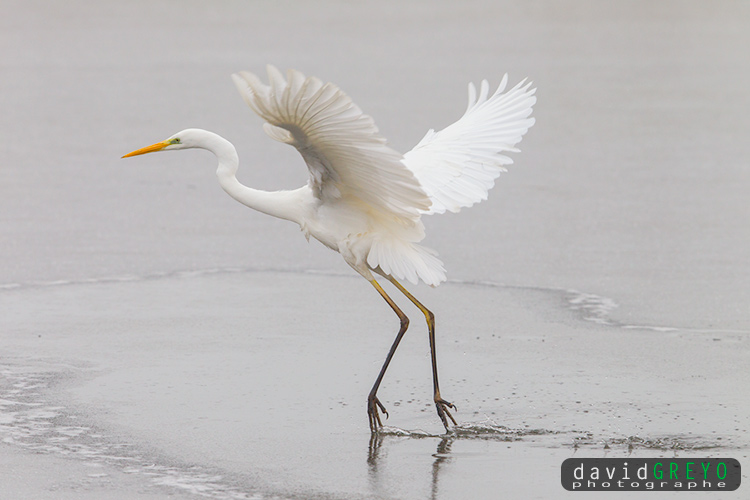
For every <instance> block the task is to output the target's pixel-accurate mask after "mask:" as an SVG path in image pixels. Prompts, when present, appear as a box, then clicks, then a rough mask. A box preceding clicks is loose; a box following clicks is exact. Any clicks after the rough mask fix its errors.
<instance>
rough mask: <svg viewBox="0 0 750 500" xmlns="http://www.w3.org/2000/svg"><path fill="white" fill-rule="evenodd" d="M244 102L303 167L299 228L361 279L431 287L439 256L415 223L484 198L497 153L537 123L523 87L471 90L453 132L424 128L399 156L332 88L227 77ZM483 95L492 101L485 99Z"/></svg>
mask: <svg viewBox="0 0 750 500" xmlns="http://www.w3.org/2000/svg"><path fill="white" fill-rule="evenodd" d="M233 79H234V82H235V84H236V85H237V88H238V89H239V91H240V93H241V94H242V97H243V98H244V100H245V102H247V104H248V105H249V106H250V107H251V108H252V109H253V111H255V112H256V113H257V114H258V115H259V116H260V117H261V118H263V119H264V120H265V121H266V123H265V124H264V127H263V128H264V130H265V131H266V133H267V134H268V135H269V136H271V137H272V138H273V139H276V140H278V141H281V142H284V143H287V144H290V145H292V146H294V147H295V148H297V150H298V151H299V152H300V154H301V155H302V157H303V159H304V160H305V163H306V164H307V166H308V169H309V172H310V177H309V181H308V187H309V190H310V192H311V193H312V197H313V198H314V200H315V201H314V203H313V207H312V209H311V211H310V213H309V214H308V215H307V216H306V220H305V221H304V222H303V223H301V225H302V226H303V230H305V231H306V232H307V233H308V234H310V235H312V236H313V237H315V238H316V239H318V240H320V241H321V242H323V243H324V244H325V245H327V246H329V247H330V248H333V249H335V250H337V251H339V252H341V254H342V256H343V257H344V258H345V259H346V261H347V262H348V263H349V264H350V265H351V266H352V267H354V268H355V269H356V270H357V271H359V272H360V273H362V274H363V275H364V276H365V277H367V276H368V275H369V271H370V270H374V271H377V272H381V273H384V274H389V275H392V276H394V277H395V278H400V279H407V280H409V281H411V282H414V283H416V282H417V280H419V279H421V280H422V281H423V282H425V283H427V284H429V285H433V286H435V285H438V284H439V283H440V282H442V281H444V280H445V269H444V268H443V264H442V262H441V261H440V260H439V259H438V258H437V253H436V252H434V251H433V250H431V249H428V248H425V247H422V246H420V245H418V242H420V241H421V240H422V239H423V238H424V226H423V224H422V221H421V220H420V218H421V216H422V215H425V214H433V213H442V212H445V211H446V210H449V211H452V212H457V211H458V210H459V209H460V208H461V207H467V206H471V205H473V204H474V203H476V202H478V201H481V200H483V199H485V198H486V197H487V191H488V190H489V189H490V188H491V187H492V185H493V183H494V180H495V178H496V177H497V176H498V175H499V174H500V172H501V171H502V169H503V165H506V164H509V163H511V160H510V159H509V158H508V157H507V156H505V155H503V154H502V153H504V152H506V151H517V150H516V149H515V148H514V145H515V144H516V143H518V142H519V141H520V140H521V137H522V136H523V134H525V133H526V131H527V130H528V129H529V127H531V125H532V124H533V123H534V120H533V118H529V115H530V114H531V109H532V106H533V104H534V102H535V98H534V97H533V93H534V90H533V89H532V90H529V87H530V84H529V83H526V84H524V82H521V83H519V84H518V85H516V86H515V87H514V88H513V89H511V90H510V91H508V92H507V93H505V94H503V93H502V91H503V90H504V89H505V85H506V83H507V75H506V76H505V77H504V78H503V81H502V83H501V84H500V87H498V90H497V91H496V92H495V93H494V94H493V95H492V96H489V86H488V83H487V82H486V81H483V82H482V85H481V87H480V91H479V96H477V94H476V88H475V87H474V85H473V84H470V85H469V106H468V108H467V110H466V113H464V115H463V116H462V117H461V119H459V120H458V121H457V122H455V123H454V124H452V125H450V126H448V127H446V128H445V129H443V130H442V131H440V132H434V131H433V130H430V131H428V132H427V135H426V136H425V137H424V138H423V139H422V141H420V143H419V144H417V146H416V147H415V148H414V149H413V150H412V151H410V152H408V153H407V154H406V155H403V156H402V155H401V154H399V153H398V152H396V151H394V150H393V149H391V148H389V147H388V146H387V145H386V141H385V139H384V138H383V137H381V136H380V135H379V133H378V129H377V127H376V126H375V122H374V121H373V120H372V118H370V117H369V116H368V115H365V114H364V113H363V112H362V111H361V110H360V108H359V107H358V106H357V105H356V104H354V102H352V100H351V99H350V98H349V96H347V95H346V94H345V93H344V92H342V91H341V90H340V89H339V88H338V87H337V86H335V85H333V84H332V83H326V84H324V83H323V82H321V81H320V80H318V79H317V78H314V77H311V78H307V77H305V76H304V75H303V74H302V73H300V72H298V71H295V70H289V71H288V72H287V78H286V79H285V78H284V77H283V75H282V74H281V73H280V72H279V71H278V70H277V69H276V68H275V67H273V66H269V67H268V79H269V83H268V85H266V84H264V83H263V82H261V81H260V79H258V77H256V76H255V75H253V74H252V73H249V72H241V73H239V74H236V75H233ZM488 96H489V97H488Z"/></svg>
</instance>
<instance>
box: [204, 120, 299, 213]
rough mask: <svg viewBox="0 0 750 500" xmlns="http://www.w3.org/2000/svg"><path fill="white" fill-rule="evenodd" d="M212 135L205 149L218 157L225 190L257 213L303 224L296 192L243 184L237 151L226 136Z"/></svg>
mask: <svg viewBox="0 0 750 500" xmlns="http://www.w3.org/2000/svg"><path fill="white" fill-rule="evenodd" d="M209 134H210V135H211V137H210V139H209V141H207V144H206V149H208V150H209V151H211V152H212V153H213V154H215V155H216V158H217V159H218V160H219V165H218V167H217V168H216V176H217V177H218V178H219V184H220V185H221V187H222V189H223V190H224V191H226V192H227V194H228V195H229V196H231V197H232V198H234V199H235V200H237V201H239V202H240V203H242V204H243V205H246V206H248V207H250V208H252V209H253V210H257V211H258V212H262V213H264V214H267V215H271V216H273V217H278V218H279V219H286V220H290V221H292V222H296V223H298V224H300V223H301V207H300V206H299V200H298V196H296V193H297V191H262V190H260V189H253V188H250V187H247V186H245V185H243V184H241V183H240V181H238V180H237V177H236V174H237V168H238V167H239V163H240V160H239V157H238V156H237V150H236V149H235V148H234V146H233V145H232V143H231V142H229V141H227V140H226V139H224V138H223V137H221V136H219V135H216V134H213V133H210V132H209Z"/></svg>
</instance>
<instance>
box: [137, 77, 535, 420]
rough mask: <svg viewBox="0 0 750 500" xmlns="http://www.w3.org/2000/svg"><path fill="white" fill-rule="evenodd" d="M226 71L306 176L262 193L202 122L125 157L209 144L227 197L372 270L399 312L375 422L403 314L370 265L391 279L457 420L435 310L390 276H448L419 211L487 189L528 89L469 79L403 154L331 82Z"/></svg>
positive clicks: (523, 122)
mask: <svg viewBox="0 0 750 500" xmlns="http://www.w3.org/2000/svg"><path fill="white" fill-rule="evenodd" d="M232 78H233V80H234V82H235V84H236V85H237V88H238V89H239V91H240V93H241V94H242V97H243V98H244V100H245V102H246V103H247V104H248V105H249V106H250V107H251V108H252V109H253V111H255V112H256V113H257V114H258V115H259V116H260V117H261V118H262V119H263V120H265V122H266V123H265V124H264V125H263V128H264V130H265V131H266V133H268V135H269V136H271V137H272V138H273V139H275V140H277V141H281V142H284V143H286V144H290V145H292V146H294V147H295V148H297V150H298V151H299V152H300V154H301V155H302V158H303V159H304V160H305V163H307V167H308V169H309V171H310V178H309V181H308V184H307V185H306V186H302V187H301V188H298V189H295V190H288V191H275V192H268V191H261V190H257V189H253V188H250V187H247V186H244V185H242V184H240V183H239V181H238V180H237V177H236V173H237V168H238V166H239V158H238V157H237V151H236V150H235V148H234V146H232V144H231V143H230V142H229V141H227V140H226V139H224V138H222V137H220V136H218V135H216V134H214V133H212V132H208V131H205V130H200V129H186V130H183V131H181V132H179V133H177V134H175V135H173V136H172V137H170V138H169V139H167V140H165V141H162V142H159V143H156V144H154V145H152V146H148V147H145V148H142V149H139V150H137V151H134V152H132V153H130V154H128V155H125V156H135V155H139V154H144V153H150V152H154V151H169V150H173V149H186V148H203V149H207V150H209V151H211V152H213V153H214V154H215V155H216V157H217V158H218V160H219V165H218V167H217V170H216V173H217V176H218V178H219V183H220V184H221V187H222V188H223V189H224V190H225V191H226V192H227V193H228V194H229V195H230V196H232V197H233V198H235V199H236V200H237V201H239V202H240V203H243V204H244V205H247V206H248V207H250V208H253V209H255V210H258V211H260V212H263V213H266V214H269V215H272V216H274V217H279V218H282V219H287V220H290V221H293V222H296V223H297V224H299V226H300V228H302V230H303V231H304V233H305V235H306V236H307V237H308V238H309V237H310V236H312V237H314V238H315V239H317V240H319V241H320V242H321V243H323V244H324V245H326V246H327V247H329V248H331V249H333V250H335V251H337V252H339V253H340V254H341V255H342V256H343V258H344V260H345V261H346V262H347V263H348V264H349V265H350V266H352V267H353V268H354V269H355V270H356V271H357V272H359V273H360V274H361V275H362V276H363V277H365V278H366V279H367V280H368V281H370V283H371V284H372V285H373V286H374V287H375V288H376V289H377V291H378V293H380V295H381V296H382V297H383V298H384V299H385V300H386V301H387V302H388V304H389V305H390V306H391V308H392V309H393V310H394V311H395V312H396V314H397V315H398V316H399V318H400V320H401V328H400V329H399V332H398V334H397V336H396V340H395V341H394V343H393V345H392V347H391V350H390V351H389V353H388V357H387V358H386V360H385V363H384V364H383V367H382V368H381V371H380V373H379V375H378V378H377V380H376V382H375V384H374V386H373V388H372V390H371V391H370V394H369V396H368V399H367V412H368V416H369V419H370V428H371V430H372V431H373V432H375V431H377V430H378V428H380V427H381V426H382V423H381V419H380V412H383V413H385V414H386V415H387V412H386V411H385V407H384V406H383V405H382V403H381V402H380V401H379V400H378V398H377V390H378V388H379V386H380V382H381V381H382V379H383V376H384V375H385V371H386V369H387V368H388V364H389V363H390V360H391V358H392V356H393V353H394V352H395V350H396V348H397V347H398V344H399V342H400V340H401V338H402V337H403V335H404V333H405V332H406V329H407V327H408V324H409V320H408V318H407V317H406V315H405V314H404V313H403V312H402V311H401V309H400V308H399V307H398V306H397V305H396V303H395V302H393V300H392V299H391V298H390V297H389V296H388V294H387V293H386V292H385V291H384V290H383V288H382V287H381V286H380V284H379V283H378V282H377V281H376V280H375V278H374V276H373V272H374V273H376V274H378V275H380V276H383V277H384V278H386V279H387V280H388V281H390V282H391V283H393V285H394V286H396V287H397V288H398V289H399V290H400V291H401V292H402V293H403V294H404V295H406V297H408V298H409V300H411V301H412V302H413V303H414V304H415V305H416V306H417V307H418V308H419V309H420V311H422V313H424V315H425V318H426V319H427V325H428V330H429V338H430V351H431V355H432V372H433V373H432V375H433V388H434V398H433V400H434V402H435V406H436V408H437V412H438V415H439V416H440V419H441V421H442V423H443V425H444V426H445V428H446V430H448V419H450V420H451V421H452V422H453V423H454V424H455V423H456V422H455V420H454V419H453V416H452V415H451V414H450V411H449V410H448V409H449V408H454V409H455V407H454V406H453V405H452V404H451V403H449V402H448V401H445V400H444V399H442V397H441V396H440V388H439V384H438V373H437V358H436V354H435V322H434V315H433V314H432V312H430V311H429V310H428V309H427V308H426V307H424V306H423V305H422V304H421V303H420V302H419V301H418V300H417V299H416V298H415V297H414V296H413V295H411V293H409V292H408V291H407V290H406V289H405V288H403V286H402V285H401V284H400V283H399V282H398V280H400V279H406V280H409V281H410V282H412V283H417V282H418V280H421V281H423V282H424V283H427V284H428V285H431V286H437V285H438V284H440V283H441V282H443V281H445V269H444V267H443V263H442V262H441V261H440V259H438V258H437V253H436V252H435V251H433V250H431V249H429V248H425V247H423V246H421V245H420V244H419V242H420V241H422V240H423V239H424V236H425V233H424V225H423V224H422V220H421V218H422V216H423V215H429V214H436V213H443V212H445V211H450V212H458V211H459V210H460V209H461V208H462V207H469V206H471V205H473V204H475V203H477V202H479V201H481V200H484V199H486V198H487V193H488V191H489V190H490V189H491V188H492V186H493V184H494V182H495V179H496V178H497V177H498V175H500V173H501V172H502V171H503V170H504V166H505V165H508V164H510V163H512V161H511V159H510V158H509V157H507V156H506V155H505V153H507V152H518V150H517V149H516V148H515V145H516V144H517V143H518V142H519V141H520V140H521V138H522V137H523V135H524V134H525V133H526V131H527V130H528V129H529V127H531V126H532V125H533V124H534V119H533V118H530V115H531V112H532V106H533V105H534V103H535V102H536V98H535V97H534V91H535V89H531V88H530V87H531V84H530V83H524V82H521V83H519V84H518V85H516V86H515V87H513V88H512V89H511V90H509V91H507V92H505V93H503V91H504V90H505V87H506V85H507V82H508V76H507V75H505V76H504V77H503V80H502V82H501V83H500V86H499V87H498V89H497V91H495V93H494V94H492V95H491V96H490V95H489V84H488V83H487V81H486V80H484V81H482V84H481V86H480V90H479V95H477V92H476V88H475V87H474V85H473V84H469V105H468V107H467V109H466V112H465V113H464V115H463V116H462V117H461V118H460V119H459V120H458V121H456V122H455V123H453V124H452V125H450V126H448V127H446V128H445V129H443V130H441V131H439V132H435V131H434V130H430V131H428V132H427V135H425V136H424V138H423V139H422V140H421V141H420V142H419V144H417V146H416V147H415V148H414V149H413V150H411V151H409V152H408V153H406V154H405V155H401V154H399V153H398V152H396V151H394V150H393V149H391V148H390V147H388V146H387V145H386V141H385V139H384V138H383V137H381V136H380V135H379V134H378V129H377V127H376V126H375V122H374V121H373V120H372V118H370V117H369V116H367V115H366V114H364V113H363V112H362V111H361V110H360V109H359V107H357V105H356V104H354V103H353V102H352V100H351V99H350V98H349V96H347V95H346V94H344V93H343V92H342V91H341V90H340V89H339V88H338V87H337V86H335V85H333V84H332V83H325V84H324V83H323V82H321V81H320V80H318V79H317V78H314V77H311V78H306V77H305V76H304V75H303V74H302V73H300V72H299V71H294V70H289V72H288V73H287V78H286V79H285V78H284V77H283V76H282V74H281V73H280V72H279V71H278V70H277V69H276V68H274V67H273V66H269V67H268V80H269V84H268V85H266V84H264V83H262V82H261V81H260V79H258V78H257V77H256V76H255V75H253V74H252V73H248V72H241V73H239V74H236V75H232Z"/></svg>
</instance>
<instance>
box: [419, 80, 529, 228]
mask: <svg viewBox="0 0 750 500" xmlns="http://www.w3.org/2000/svg"><path fill="white" fill-rule="evenodd" d="M507 83H508V75H507V74H506V75H505V76H504V77H503V80H502V82H501V83H500V86H499V87H498V88H497V91H495V93H494V94H492V96H491V97H489V98H488V95H489V84H488V83H487V80H483V81H482V85H481V87H480V91H479V96H478V97H477V93H476V87H474V84H473V83H470V84H469V106H468V108H467V109H466V112H465V113H464V115H463V116H462V117H461V118H460V119H459V120H458V121H457V122H455V123H453V124H452V125H449V126H448V127H446V128H444V129H443V130H441V131H440V132H435V131H434V130H429V131H428V132H427V135H425V136H424V138H423V139H422V140H421V141H420V142H419V144H417V145H416V146H415V147H414V149H412V150H411V151H409V152H408V153H406V154H405V155H404V163H405V164H406V166H407V167H409V169H410V170H411V171H412V172H414V175H416V177H417V179H418V180H419V183H420V184H421V185H422V188H423V189H424V190H425V192H426V193H427V195H428V196H429V197H430V199H431V200H432V206H431V207H430V208H429V210H427V211H425V212H424V213H425V214H433V213H443V212H445V211H446V210H448V211H451V212H458V211H459V210H460V209H461V208H462V207H470V206H472V205H473V204H475V203H478V202H480V201H482V200H486V199H487V192H488V191H489V190H490V189H491V188H492V186H493V185H494V184H495V179H496V178H497V177H498V176H499V175H500V173H501V172H504V171H505V168H504V165H509V164H511V163H513V160H511V159H510V158H509V157H507V156H506V155H504V154H503V153H505V152H509V151H512V152H518V151H519V150H518V149H516V148H515V147H514V146H515V145H516V144H517V143H518V142H520V141H521V138H522V137H523V135H524V134H525V133H526V132H527V131H528V130H529V128H530V127H531V126H532V125H533V124H534V119H533V118H530V117H529V116H530V115H531V111H532V106H533V105H534V103H536V97H534V92H535V91H536V89H529V87H530V86H531V83H530V82H529V83H525V81H522V82H521V83H519V84H518V85H516V86H515V87H513V88H512V89H511V90H509V91H508V92H506V93H504V94H503V93H502V92H503V90H505V86H506V84H507Z"/></svg>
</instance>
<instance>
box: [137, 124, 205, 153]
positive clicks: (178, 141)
mask: <svg viewBox="0 0 750 500" xmlns="http://www.w3.org/2000/svg"><path fill="white" fill-rule="evenodd" d="M200 132H203V131H201V130H198V129H193V128H189V129H185V130H183V131H182V132H177V133H176V134H174V135H173V136H172V137H170V138H168V139H166V140H164V141H161V142H157V143H156V144H152V145H150V146H146V147H145V148H141V149H137V150H135V151H133V152H132V153H128V154H126V155H125V156H123V158H128V157H130V156H138V155H143V154H146V153H153V152H155V151H172V150H174V149H187V148H198V147H203V142H202V141H199V139H200V137H201V134H200Z"/></svg>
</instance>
